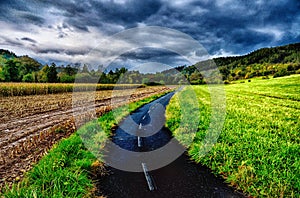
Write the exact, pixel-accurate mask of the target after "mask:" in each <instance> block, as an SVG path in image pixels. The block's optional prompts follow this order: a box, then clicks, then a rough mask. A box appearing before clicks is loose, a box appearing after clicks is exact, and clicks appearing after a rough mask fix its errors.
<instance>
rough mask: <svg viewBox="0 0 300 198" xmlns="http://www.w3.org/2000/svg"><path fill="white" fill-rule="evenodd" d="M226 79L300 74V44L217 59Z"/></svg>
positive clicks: (216, 61)
mask: <svg viewBox="0 0 300 198" xmlns="http://www.w3.org/2000/svg"><path fill="white" fill-rule="evenodd" d="M213 60H214V62H215V63H216V64H217V66H218V67H219V69H220V72H221V73H222V74H223V76H224V79H228V80H232V79H237V78H251V77H254V76H267V75H275V77H276V76H282V75H287V74H288V73H296V72H298V73H299V72H300V70H299V69H300V43H295V44H290V45H286V46H280V47H272V48H262V49H259V50H256V51H254V52H252V53H249V54H247V55H244V56H237V57H224V58H215V59H213Z"/></svg>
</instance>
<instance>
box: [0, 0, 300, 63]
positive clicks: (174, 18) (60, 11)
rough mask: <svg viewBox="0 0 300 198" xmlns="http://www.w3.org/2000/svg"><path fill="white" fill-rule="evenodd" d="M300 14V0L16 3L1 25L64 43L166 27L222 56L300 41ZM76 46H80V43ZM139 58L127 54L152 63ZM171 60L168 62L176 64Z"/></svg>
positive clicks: (3, 9) (2, 10)
mask: <svg viewBox="0 0 300 198" xmlns="http://www.w3.org/2000/svg"><path fill="white" fill-rule="evenodd" d="M299 10H300V1H299V0H278V1H269V0H252V1H244V0H211V1H209V0H198V1H193V0H173V1H169V0H154V1H140V0H103V1H98V0H97V1H96V0H86V1H73V0H64V1H52V0H51V1H50V0H40V1H37V0H27V1H25V0H10V1H0V22H1V21H5V22H9V23H11V24H20V25H22V26H23V28H24V27H25V28H26V24H33V25H36V26H38V27H42V26H45V27H49V29H52V30H55V31H57V35H56V36H55V37H54V38H56V39H58V38H60V39H61V40H63V39H65V38H68V36H69V35H70V32H75V33H78V34H81V33H92V32H93V31H94V30H93V28H94V29H97V30H98V31H99V32H101V34H103V35H112V34H114V33H118V32H120V31H122V30H124V29H127V28H131V27H137V26H143V25H148V26H153V25H154V26H163V27H168V28H172V29H175V30H178V31H181V32H184V33H186V34H188V35H190V36H191V37H192V38H194V39H196V40H197V41H199V42H200V43H201V44H202V45H203V46H204V47H205V48H206V49H207V50H208V52H209V53H210V54H211V55H220V56H222V55H228V54H229V55H230V54H245V53H248V52H250V51H253V50H255V49H258V48H261V47H268V46H276V45H283V44H288V43H292V42H299V41H300V40H299V37H300V35H299V32H300V25H299V24H300V12H299ZM57 19H59V20H57ZM56 23H59V24H60V25H59V26H58V25H57V24H56ZM18 28H21V27H18ZM66 30H68V31H66ZM28 31H31V30H28ZM24 37H25V36H24ZM19 38H21V37H19ZM30 39H32V40H37V41H39V40H38V39H37V38H34V37H33V38H31V37H30ZM6 40H7V39H6ZM24 41H26V40H24ZM27 41H30V40H27ZM13 42H16V41H15V40H14V38H10V40H9V41H7V44H9V43H10V44H11V45H13ZM55 42H57V40H56V41H55V40H53V45H55ZM162 42H163V41H162ZM17 44H18V45H21V44H20V43H16V45H17ZM73 45H74V46H76V41H74V43H73ZM49 49H50V50H49ZM51 49H52V50H53V49H56V48H55V46H53V47H52V48H51V47H50V48H49V46H47V49H40V50H39V51H38V52H39V53H43V54H45V53H46V54H47V53H50V52H51ZM57 50H58V51H57ZM56 52H57V53H58V54H59V53H66V51H65V50H62V49H56V50H54V51H52V52H51V53H56ZM223 52H226V53H224V54H222V53H223ZM68 54H70V55H72V56H76V55H82V54H84V52H78V50H77V51H76V50H75V51H72V52H70V53H68ZM153 55H156V54H153ZM161 55H162V54H161ZM131 56H132V57H131ZM135 56H136V57H134V54H127V58H132V59H133V58H137V59H141V60H142V59H143V58H146V59H147V55H145V54H142V53H139V54H135ZM161 57H163V55H162V56H161ZM170 57H172V55H166V56H165V57H164V58H165V60H168V61H172V60H176V59H175V58H174V59H172V58H170ZM157 59H158V60H159V58H157Z"/></svg>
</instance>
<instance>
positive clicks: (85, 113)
mask: <svg viewBox="0 0 300 198" xmlns="http://www.w3.org/2000/svg"><path fill="white" fill-rule="evenodd" d="M167 90H169V89H168V88H162V87H154V88H150V89H149V88H148V89H141V90H138V92H137V93H134V94H131V95H129V93H130V91H120V92H118V94H119V95H117V96H115V97H114V98H113V100H111V99H112V96H111V95H104V92H101V94H100V96H99V95H98V96H97V97H96V99H95V100H93V101H83V102H82V103H81V104H80V101H79V103H78V104H76V106H74V107H73V106H72V94H69V93H68V94H57V95H55V96H54V95H51V96H48V97H49V101H47V96H43V97H44V98H43V97H42V96H36V97H37V98H38V100H36V99H35V97H10V100H9V99H8V98H4V99H3V98H2V99H0V100H1V103H2V104H3V108H2V104H1V110H2V109H3V111H4V112H3V111H2V112H1V115H4V117H2V118H1V117H0V178H1V179H0V188H1V187H3V186H4V185H5V184H8V185H11V184H12V182H13V181H18V180H19V179H21V178H22V177H23V175H24V173H25V172H26V171H28V170H29V169H30V168H31V167H32V165H33V164H34V163H36V162H37V161H38V160H39V159H40V158H41V157H42V156H43V155H44V154H45V153H46V152H47V151H48V150H49V149H50V148H51V147H52V145H53V144H55V143H57V142H58V141H59V140H60V139H61V138H63V137H68V136H69V135H70V134H72V133H73V132H74V131H75V129H76V126H77V127H78V126H80V125H82V124H84V123H85V122H87V121H89V120H91V119H92V118H95V117H96V115H97V116H99V115H102V114H103V113H104V112H107V111H109V110H111V109H112V108H116V107H118V106H121V105H124V104H126V103H128V102H129V101H128V99H130V101H137V100H140V99H142V98H145V97H148V96H150V95H153V94H156V93H161V92H165V91H167ZM28 98H29V99H28ZM14 100H15V101H14ZM111 101H113V103H114V104H111ZM32 103H33V104H32ZM34 103H36V105H38V106H39V107H34V106H35V104H34ZM48 103H51V105H50V107H47V105H48ZM10 105H16V106H18V108H16V109H22V108H23V109H22V110H21V111H22V113H19V112H15V110H14V108H13V107H11V106H10ZM22 105H23V106H22ZM20 106H21V107H20ZM95 113H96V115H94V114H95ZM74 116H75V117H76V121H77V122H79V123H76V124H75V121H74Z"/></svg>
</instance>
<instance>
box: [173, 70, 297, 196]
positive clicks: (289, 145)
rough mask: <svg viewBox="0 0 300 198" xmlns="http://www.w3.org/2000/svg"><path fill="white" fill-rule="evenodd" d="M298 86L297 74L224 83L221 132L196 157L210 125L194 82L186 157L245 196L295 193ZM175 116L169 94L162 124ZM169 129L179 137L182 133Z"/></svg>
mask: <svg viewBox="0 0 300 198" xmlns="http://www.w3.org/2000/svg"><path fill="white" fill-rule="evenodd" d="M299 87H300V75H293V76H289V77H283V78H277V79H269V80H257V81H255V82H251V83H243V84H234V85H228V86H225V90H226V112H227V114H226V119H225V123H224V126H223V130H222V132H221V134H220V136H219V138H218V141H217V143H216V144H215V145H214V147H213V148H212V149H211V151H210V152H209V153H208V154H207V155H206V156H204V157H202V156H201V153H200V152H199V151H200V149H201V148H202V146H203V145H202V140H203V139H204V137H205V134H206V130H207V128H208V125H209V123H210V120H209V119H210V114H211V109H210V104H211V101H210V98H209V95H210V94H209V92H208V89H207V88H206V87H205V86H194V87H193V89H194V90H195V92H196V95H197V97H198V101H199V108H200V123H199V127H198V132H197V134H196V136H195V138H194V141H193V144H192V145H191V146H190V147H189V154H190V156H191V158H192V159H193V160H195V161H196V162H199V163H201V164H204V165H206V166H208V167H209V168H211V170H212V171H213V172H214V173H215V174H220V175H222V176H223V177H224V178H225V179H226V181H227V182H228V183H230V184H231V185H232V186H235V187H237V188H238V189H240V190H242V191H244V192H245V193H246V194H249V195H251V196H255V197H300V182H299V178H300V158H299V156H300V136H299V131H300V122H299V120H300V103H299V97H300V93H299ZM177 100H178V99H177ZM178 116H179V117H180V107H179V106H178V101H176V97H174V98H173V99H172V100H171V103H170V104H169V106H168V107H167V126H176V123H178V122H179V121H180V120H178ZM176 119H177V120H176ZM191 119H193V117H191ZM196 121H198V120H195V122H196ZM169 128H170V129H171V130H172V131H173V132H174V135H175V136H176V137H177V138H178V139H179V140H180V139H181V138H182V136H183V135H184V134H183V135H182V134H181V132H180V131H178V128H176V127H173V128H172V127H169Z"/></svg>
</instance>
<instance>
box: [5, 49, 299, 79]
mask: <svg viewBox="0 0 300 198" xmlns="http://www.w3.org/2000/svg"><path fill="white" fill-rule="evenodd" d="M212 60H213V61H214V62H215V63H216V65H217V66H218V68H219V71H220V73H221V74H222V78H223V81H225V82H230V81H234V80H238V79H248V78H253V77H257V76H263V78H269V77H270V76H273V77H280V76H286V75H290V74H299V73H300V43H295V44H290V45H286V46H280V47H272V48H262V49H259V50H256V51H253V52H251V53H249V54H247V55H244V56H236V57H221V58H214V59H212ZM212 60H208V61H203V62H199V63H197V64H195V65H192V66H180V67H176V68H174V69H170V70H166V71H163V72H161V73H156V74H142V73H139V71H128V70H127V69H126V68H121V69H116V70H115V71H109V72H105V73H103V71H102V69H103V68H99V69H98V70H90V69H89V68H88V66H87V65H82V66H80V65H81V64H80V63H79V65H77V66H76V65H75V66H71V65H67V66H64V65H60V66H56V64H55V63H52V64H51V65H50V66H48V65H42V64H40V63H39V62H37V61H36V60H34V59H33V58H30V57H28V56H16V55H15V54H14V53H13V52H10V51H8V50H1V49H0V82H1V81H2V82H21V81H23V82H69V83H70V82H74V80H75V75H76V74H77V76H76V79H77V80H78V79H79V82H88V80H89V79H91V78H94V79H98V78H99V77H100V76H101V79H99V82H100V83H116V82H117V81H118V79H119V77H120V76H123V78H124V80H123V81H124V82H123V81H122V82H123V83H146V84H147V83H150V84H151V83H152V82H154V84H155V83H159V84H163V83H167V84H177V83H183V82H185V81H186V79H187V80H188V81H189V82H190V83H192V84H204V83H206V80H207V79H204V78H203V77H202V75H201V73H200V72H199V70H200V71H201V70H205V69H209V65H210V62H211V61H212ZM196 68H200V69H198V70H197V69H196ZM179 72H180V73H181V74H183V75H181V74H179ZM125 73H126V75H124V74H125ZM216 83H219V82H216Z"/></svg>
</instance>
